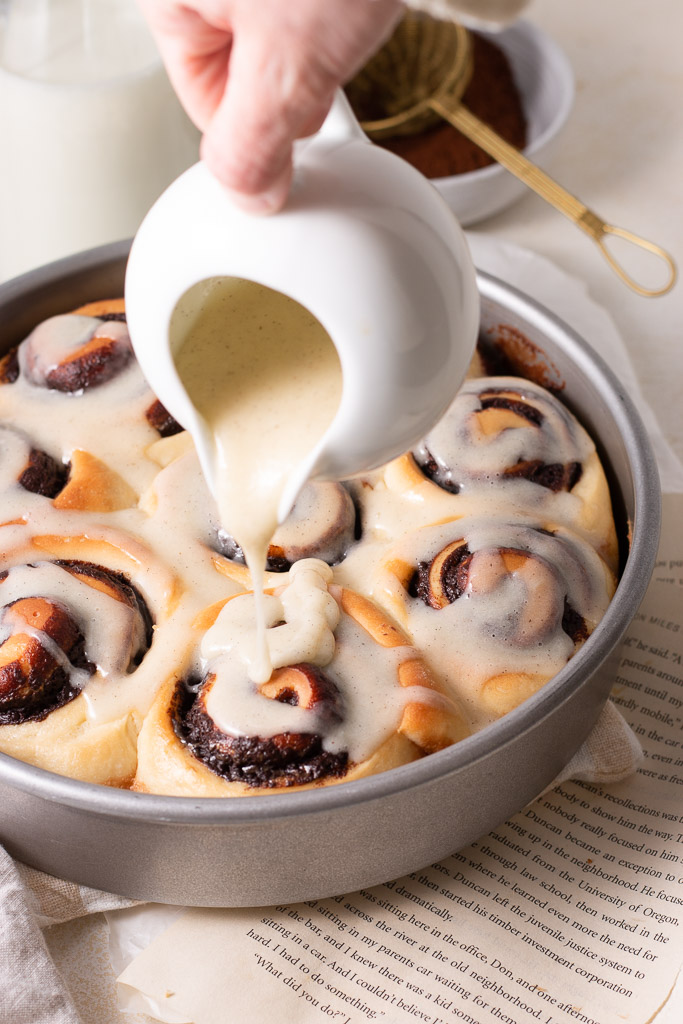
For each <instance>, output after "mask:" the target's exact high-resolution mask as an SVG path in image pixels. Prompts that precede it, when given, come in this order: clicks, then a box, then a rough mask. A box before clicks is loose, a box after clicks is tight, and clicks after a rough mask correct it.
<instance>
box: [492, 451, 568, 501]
mask: <svg viewBox="0 0 683 1024" xmlns="http://www.w3.org/2000/svg"><path fill="white" fill-rule="evenodd" d="M582 472H583V468H582V466H581V463H580V462H569V463H567V465H566V466H565V465H563V463H561V462H551V463H544V462H541V460H540V459H529V460H528V461H523V462H518V463H517V465H516V466H510V467H509V468H508V469H506V470H505V472H504V474H503V476H505V477H513V478H520V477H521V478H523V479H525V480H530V481H531V482H532V483H534V484H538V485H539V486H540V487H545V488H546V489H547V490H549V491H553V492H555V493H557V492H558V491H571V489H572V488H573V487H575V486H576V484H577V483H578V482H579V480H580V479H581V474H582Z"/></svg>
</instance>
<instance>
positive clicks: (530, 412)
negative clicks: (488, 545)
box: [413, 378, 583, 494]
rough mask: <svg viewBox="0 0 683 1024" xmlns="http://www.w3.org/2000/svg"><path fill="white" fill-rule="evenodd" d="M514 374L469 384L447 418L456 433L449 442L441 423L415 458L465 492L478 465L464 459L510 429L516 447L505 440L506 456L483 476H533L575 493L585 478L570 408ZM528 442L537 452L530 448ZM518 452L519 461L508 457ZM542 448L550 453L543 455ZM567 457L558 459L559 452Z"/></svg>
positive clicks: (429, 473) (433, 476)
mask: <svg viewBox="0 0 683 1024" xmlns="http://www.w3.org/2000/svg"><path fill="white" fill-rule="evenodd" d="M518 383H519V386H518V387H516V386H514V384H515V380H514V378H510V379H509V380H506V381H504V382H502V383H501V384H495V383H493V382H492V381H487V382H486V383H484V384H482V381H481V380H474V381H470V382H466V384H465V385H464V386H463V388H462V389H461V391H460V393H459V395H458V397H457V398H456V399H455V401H454V402H453V404H452V406H451V409H450V410H449V412H448V413H447V414H446V416H445V417H444V424H445V425H446V426H445V429H446V430H447V431H448V432H449V433H450V435H451V436H450V437H448V438H446V440H445V441H444V430H443V429H442V428H440V427H437V428H436V429H435V430H434V431H432V433H431V434H430V435H428V437H426V438H425V439H424V441H423V442H422V444H421V445H419V446H418V447H417V448H416V449H415V450H414V452H413V457H414V459H415V461H416V463H417V465H418V466H419V467H420V469H421V470H422V472H423V473H424V475H425V476H426V477H428V478H429V479H430V480H432V481H433V482H434V483H435V484H436V485H437V486H438V487H441V488H442V489H443V490H445V491H449V492H450V493H451V494H459V493H460V491H461V490H463V488H465V487H466V486H468V485H469V484H471V483H472V481H473V476H474V474H473V472H472V469H471V468H470V467H469V466H467V465H466V464H465V463H464V462H462V463H459V457H460V456H461V454H462V452H463V451H464V450H465V446H466V447H467V450H468V451H472V450H473V448H474V447H475V446H476V445H477V444H478V443H481V442H482V441H483V442H484V443H486V444H487V445H491V444H495V443H496V442H497V441H498V440H499V439H501V438H503V437H504V436H505V435H506V434H507V432H509V431H510V430H516V431H517V437H518V438H519V441H518V443H517V445H516V447H513V448H512V449H508V448H507V445H506V444H505V443H503V444H501V447H500V454H501V458H500V461H498V462H497V463H496V464H495V465H494V466H493V468H491V467H488V468H487V470H482V471H481V473H480V477H481V479H482V480H485V481H490V480H501V479H502V480H511V479H515V478H517V479H524V480H529V481H531V482H532V483H534V484H538V485H539V486H540V487H544V488H546V489H547V490H550V491H553V492H555V493H557V492H558V491H571V490H572V488H573V487H575V486H576V484H577V483H578V482H579V480H580V479H581V475H582V471H583V469H582V464H581V461H580V460H579V459H577V458H576V457H572V456H575V455H576V448H577V446H576V444H574V443H573V441H574V440H575V438H574V433H575V430H574V424H573V421H572V418H571V416H570V414H569V412H568V410H566V409H565V408H564V406H562V405H561V403H560V402H559V401H558V400H557V399H555V398H554V397H553V396H552V395H551V394H549V393H544V392H542V391H541V389H540V388H538V387H537V386H535V385H532V384H530V383H529V382H528V381H519V382H518ZM576 432H577V433H578V430H577V431H576ZM525 445H526V446H527V447H528V448H529V449H531V450H532V452H533V454H531V455H530V454H529V453H528V451H526V452H525ZM510 450H511V451H513V452H514V455H513V459H512V461H510V462H509V463H507V464H506V463H505V461H504V458H505V456H507V455H508V453H509V451H510ZM539 450H545V451H547V453H548V455H550V458H551V461H547V456H546V457H545V458H544V457H539V455H538V452H539ZM558 455H560V456H561V457H560V458H558V457H557V456H558Z"/></svg>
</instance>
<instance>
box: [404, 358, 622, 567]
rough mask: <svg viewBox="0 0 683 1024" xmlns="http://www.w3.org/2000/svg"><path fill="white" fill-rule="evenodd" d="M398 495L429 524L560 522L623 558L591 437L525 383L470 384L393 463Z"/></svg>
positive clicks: (610, 556)
mask: <svg viewBox="0 0 683 1024" xmlns="http://www.w3.org/2000/svg"><path fill="white" fill-rule="evenodd" d="M385 480H386V482H387V485H388V487H389V488H390V490H392V491H394V492H399V493H403V494H406V495H407V496H408V498H409V499H412V501H413V505H415V504H418V505H421V506H422V507H423V509H424V514H425V519H423V522H427V521H428V520H429V518H430V517H431V521H436V520H437V519H438V518H445V517H449V518H453V517H455V516H460V515H469V514H472V512H479V511H481V510H485V511H486V512H487V513H495V512H496V510H497V508H498V509H499V508H501V507H503V506H504V507H505V509H506V510H508V513H509V511H512V510H514V511H517V512H521V513H523V514H524V513H526V514H531V515H536V516H539V517H542V518H551V519H553V520H554V521H556V522H562V523H565V524H566V525H567V526H570V527H571V528H572V529H575V530H577V531H579V532H580V533H582V534H584V535H585V536H586V537H587V538H588V539H589V540H590V541H591V543H592V544H593V545H594V546H595V547H597V548H598V550H599V551H600V553H601V554H602V556H603V557H604V558H605V559H606V560H607V561H608V562H609V564H610V565H611V566H612V567H616V565H617V560H618V550H617V540H616V532H615V529H614V521H613V516H612V508H611V501H610V494H609V487H608V485H607V480H606V478H605V474H604V471H603V468H602V465H601V462H600V458H599V456H598V453H597V451H596V449H595V445H594V443H593V441H592V440H591V438H590V437H589V436H588V434H587V432H586V431H585V430H584V428H583V427H582V426H581V425H580V423H579V422H578V421H577V419H576V418H575V417H574V416H573V415H572V413H571V412H570V411H569V410H568V409H567V407H566V406H565V405H563V404H562V403H561V402H560V401H559V399H557V398H555V397H554V396H553V395H552V394H551V393H550V392H549V391H547V390H546V389H544V388H542V387H540V386H539V385H537V384H534V383H532V382H531V381H527V380H523V379H521V378H518V377H485V378H474V379H471V380H466V381H465V383H464V384H463V386H462V387H461V389H460V391H459V392H458V395H457V396H456V398H455V400H454V401H453V403H452V405H451V406H450V408H449V410H448V412H447V413H446V415H445V416H444V417H443V418H442V419H441V420H440V422H439V423H438V424H437V425H436V427H434V429H433V430H432V431H431V432H430V433H429V434H428V435H427V436H426V437H425V438H424V440H423V441H422V443H421V444H420V445H419V446H418V447H417V448H416V449H415V450H414V451H413V452H411V453H408V454H406V455H404V456H402V457H401V458H400V459H398V460H397V461H396V462H394V463H392V464H391V465H390V466H389V467H388V468H387V471H386V475H385Z"/></svg>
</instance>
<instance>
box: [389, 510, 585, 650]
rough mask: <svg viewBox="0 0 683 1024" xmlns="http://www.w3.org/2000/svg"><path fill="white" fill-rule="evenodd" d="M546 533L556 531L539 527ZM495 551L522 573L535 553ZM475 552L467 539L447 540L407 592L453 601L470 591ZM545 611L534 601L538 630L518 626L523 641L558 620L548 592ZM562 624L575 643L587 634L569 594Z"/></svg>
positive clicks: (510, 569)
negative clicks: (528, 630) (523, 629)
mask: <svg viewBox="0 0 683 1024" xmlns="http://www.w3.org/2000/svg"><path fill="white" fill-rule="evenodd" d="M536 532H540V533H544V534H546V535H547V536H553V534H552V533H551V532H549V531H546V530H537V531H536ZM496 554H497V555H498V556H499V557H500V560H501V565H502V568H503V570H504V572H505V573H512V574H523V573H524V571H525V568H526V565H527V562H528V560H530V559H533V558H534V555H533V554H532V553H531V552H529V551H522V550H518V549H515V548H508V547H501V548H498V549H497V551H496ZM473 558H474V554H473V553H472V552H471V551H470V550H469V548H468V546H467V542H466V541H465V540H455V541H453V542H452V543H450V544H447V545H446V547H444V548H443V549H442V550H441V551H439V552H438V554H436V555H435V556H434V558H433V559H432V560H431V561H429V562H420V563H419V564H418V567H417V569H416V570H415V572H414V573H413V575H412V577H411V578H410V580H409V582H408V588H407V589H408V593H409V595H410V596H411V597H414V598H417V599H419V600H420V601H423V602H424V604H426V605H428V606H429V607H430V608H434V609H435V610H440V609H441V608H445V607H446V606H447V605H449V604H453V603H454V602H455V601H457V600H458V598H460V597H462V595H463V594H465V593H466V592H467V588H468V586H470V584H471V580H470V569H471V567H472V561H473ZM548 598H549V599H548V602H547V605H546V611H545V612H544V611H542V610H541V608H540V602H534V608H533V614H534V617H535V620H536V626H537V631H536V632H535V633H533V634H530V633H527V632H523V631H521V630H517V633H516V637H515V638H516V639H517V641H518V642H520V643H523V644H528V643H532V642H534V641H535V639H536V637H537V636H538V635H539V634H540V633H543V632H549V631H551V630H552V629H553V628H554V627H555V626H556V625H557V624H558V623H557V622H556V621H555V620H556V618H557V616H556V614H555V603H554V602H553V601H552V600H551V599H550V595H548ZM561 607H562V614H561V622H560V623H559V625H561V628H562V630H563V632H564V633H566V634H567V636H568V637H569V638H570V639H571V640H572V642H573V643H575V644H578V643H582V642H583V641H584V640H586V639H587V637H588V626H587V624H586V621H585V619H584V618H583V616H582V615H580V613H579V612H577V611H576V609H575V608H573V607H572V606H571V604H570V603H569V601H568V599H567V596H566V594H565V595H564V596H563V598H562V602H561Z"/></svg>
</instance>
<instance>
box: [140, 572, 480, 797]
mask: <svg viewBox="0 0 683 1024" xmlns="http://www.w3.org/2000/svg"><path fill="white" fill-rule="evenodd" d="M265 601H266V605H265V615H266V623H267V629H266V643H267V648H268V656H269V662H270V663H269V665H268V666H267V669H266V670H265V671H262V668H263V667H262V666H260V665H259V663H258V661H257V660H256V659H255V657H254V645H255V640H256V637H255V634H254V626H253V622H254V596H253V595H252V594H245V595H241V596H237V597H234V598H231V599H230V600H228V601H227V602H225V603H224V604H223V605H222V607H221V608H220V610H219V611H218V614H217V615H215V610H212V612H211V614H210V615H209V621H211V620H212V619H214V616H215V619H214V621H213V622H212V624H211V625H210V626H209V628H208V629H207V631H206V633H205V634H204V636H203V638H202V640H201V644H200V648H199V657H198V659H197V664H196V677H195V679H194V682H192V681H190V680H186V681H185V683H180V684H179V683H175V682H173V681H170V682H169V683H168V684H167V685H166V686H165V687H164V688H163V689H162V690H161V692H160V693H159V696H158V697H157V700H156V701H155V703H154V705H153V707H152V709H151V711H150V713H149V714H148V715H147V717H146V718H145V721H144V723H143V727H142V730H141V733H140V741H139V757H138V771H137V775H136V780H135V788H136V789H139V790H143V791H146V792H154V793H166V794H177V795H183V794H185V795H194V796H239V795H255V794H263V793H272V792H278V791H281V790H288V791H290V790H292V789H302V788H311V787H317V786H324V785H332V784H336V783H339V782H342V781H349V780H352V779H357V778H361V777H363V776H366V775H370V774H374V773H376V772H379V771H384V770H386V769H388V768H391V767H395V766H397V765H400V764H404V763H407V762H409V761H412V760H415V759H416V758H418V757H421V756H423V755H424V754H427V753H431V752H433V751H436V750H440V749H442V748H443V747H445V746H448V745H450V744H452V743H455V742H457V741H458V740H460V739H462V738H463V737H464V736H465V735H467V733H468V731H469V728H468V725H467V722H466V720H465V718H464V716H463V713H462V711H461V710H460V708H459V707H458V705H457V704H456V703H455V702H454V701H452V700H449V699H448V698H447V697H446V696H445V695H444V694H443V693H441V692H440V691H439V689H438V688H437V687H436V684H435V683H434V681H433V679H432V677H431V675H430V673H429V672H428V671H427V669H426V667H425V664H424V662H423V660H422V658H421V657H420V656H419V654H418V653H417V651H416V650H415V649H414V648H413V647H412V646H411V644H410V641H409V639H408V637H407V636H406V635H405V634H404V633H403V631H402V630H400V629H399V628H398V627H397V626H396V625H395V624H394V623H392V622H391V621H390V620H389V619H388V618H387V617H386V615H384V614H383V613H381V612H380V610H379V609H378V608H377V607H376V606H375V605H374V604H373V603H372V602H370V601H369V600H368V599H366V598H364V597H361V596H360V595H358V594H354V593H353V592H350V591H347V590H343V589H341V588H339V587H337V586H335V585H334V584H333V583H332V570H331V569H330V567H329V566H327V565H326V563H324V562H321V561H319V560H314V559H306V560H303V561H299V562H296V563H295V564H294V565H293V566H292V568H291V570H290V573H289V580H288V582H287V583H286V584H285V585H284V586H283V587H281V588H278V589H277V590H276V591H275V592H273V593H269V594H267V595H266V597H265ZM203 624H204V625H205V624H206V622H203Z"/></svg>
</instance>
